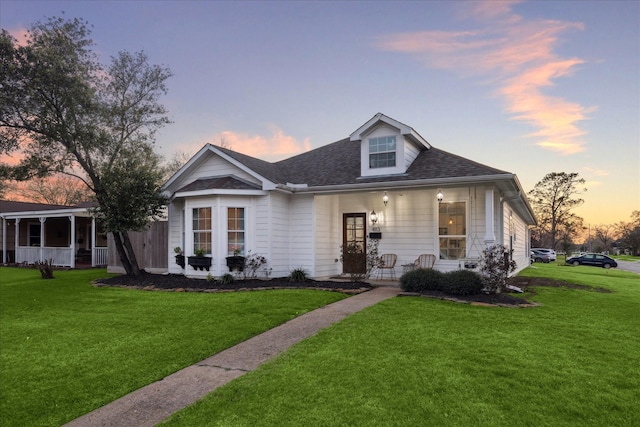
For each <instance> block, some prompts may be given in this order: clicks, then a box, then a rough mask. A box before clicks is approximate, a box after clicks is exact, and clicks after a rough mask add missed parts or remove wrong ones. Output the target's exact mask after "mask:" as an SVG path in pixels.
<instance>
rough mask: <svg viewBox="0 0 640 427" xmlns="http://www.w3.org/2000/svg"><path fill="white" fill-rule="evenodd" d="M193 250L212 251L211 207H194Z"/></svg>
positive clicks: (206, 252) (207, 252)
mask: <svg viewBox="0 0 640 427" xmlns="http://www.w3.org/2000/svg"><path fill="white" fill-rule="evenodd" d="M192 225H193V252H194V253H195V252H196V251H203V253H205V254H210V253H211V208H194V209H193V222H192Z"/></svg>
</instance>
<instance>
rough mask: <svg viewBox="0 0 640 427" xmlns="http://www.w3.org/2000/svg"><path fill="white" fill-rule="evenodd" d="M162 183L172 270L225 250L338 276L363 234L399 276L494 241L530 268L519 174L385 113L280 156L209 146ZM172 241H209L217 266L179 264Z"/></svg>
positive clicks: (220, 258) (205, 246)
mask: <svg viewBox="0 0 640 427" xmlns="http://www.w3.org/2000/svg"><path fill="white" fill-rule="evenodd" d="M164 188H165V190H166V192H167V194H168V195H169V196H170V199H171V202H170V204H169V213H168V217H169V218H168V220H169V231H168V235H169V242H168V248H169V249H168V251H167V252H168V257H169V272H170V273H180V274H185V275H188V276H194V277H204V276H206V275H208V274H211V275H213V276H221V275H223V274H225V273H227V272H228V268H227V265H226V261H225V259H226V257H227V256H230V255H233V254H234V252H239V253H240V254H242V255H247V254H248V253H249V251H250V252H251V253H252V254H259V255H262V256H264V257H265V258H266V259H267V260H268V265H267V267H268V268H271V269H272V271H271V274H272V275H273V277H278V276H286V275H288V274H289V273H290V272H291V271H292V270H294V269H297V268H303V269H304V270H305V271H306V272H307V273H308V274H309V276H311V277H326V276H333V275H336V274H342V273H349V272H350V271H348V269H351V268H361V267H357V266H356V267H354V266H348V265H344V266H343V265H342V264H341V263H340V262H337V259H339V257H340V252H341V247H342V246H344V245H347V244H351V243H355V244H359V245H364V243H365V241H366V239H367V238H377V239H379V253H380V254H383V253H394V254H396V255H397V257H398V262H397V266H396V270H397V272H398V273H402V268H403V267H402V265H403V264H410V263H412V262H413V261H414V260H415V259H416V258H417V257H418V256H419V255H420V254H434V255H435V256H436V258H437V260H436V263H435V268H436V269H438V270H442V271H450V270H455V269H460V268H465V264H466V266H467V267H470V266H472V265H474V264H477V262H476V261H477V260H478V259H479V257H480V256H481V254H482V251H483V249H484V248H486V247H488V246H491V245H494V244H503V245H505V246H506V247H507V248H509V249H511V250H512V252H511V254H512V255H511V256H512V257H513V259H514V260H515V261H516V263H517V266H518V267H517V269H518V271H519V270H521V269H523V268H524V267H526V266H528V265H529V246H530V243H529V240H530V239H529V237H530V236H529V230H528V226H530V225H534V224H535V217H534V214H533V211H532V209H531V206H530V205H529V203H528V201H527V198H526V195H525V192H524V191H523V189H522V187H521V185H520V183H519V181H518V179H517V177H516V175H514V174H512V173H509V172H505V171H501V170H498V169H495V168H492V167H489V166H485V165H482V164H479V163H476V162H474V161H471V160H468V159H465V158H462V157H460V156H457V155H453V154H450V153H447V152H445V151H442V150H440V149H437V148H435V147H432V146H431V145H430V144H429V143H428V142H427V141H426V140H425V139H424V138H423V137H422V136H420V135H419V134H418V133H417V132H416V131H415V130H414V129H412V128H411V127H409V126H407V125H405V124H403V123H401V122H398V121H396V120H394V119H392V118H390V117H387V116H385V115H383V114H376V115H375V116H374V117H373V118H371V120H369V121H367V122H366V123H365V124H363V125H362V126H360V127H359V128H358V129H356V131H355V132H353V133H352V134H351V135H350V136H349V137H348V138H345V139H343V140H341V141H337V142H334V143H332V144H329V145H326V146H323V147H320V148H317V149H315V150H312V151H309V152H306V153H304V154H300V155H297V156H295V157H291V158H289V159H285V160H282V161H279V162H275V163H270V162H266V161H263V160H259V159H256V158H253V157H250V156H247V155H244V154H240V153H237V152H234V151H232V150H229V149H225V148H222V147H218V146H214V145H210V144H207V145H206V146H204V147H203V148H202V149H201V150H200V151H199V152H198V153H196V154H195V156H194V157H192V158H191V159H190V160H189V161H188V162H187V163H186V164H185V165H184V166H183V167H182V168H181V169H180V170H179V171H178V172H177V173H176V174H175V175H174V176H172V177H171V178H170V179H169V181H167V183H166V184H165V186H164ZM439 196H440V197H439ZM440 198H441V200H439V199H440ZM374 212H375V215H373V214H374ZM374 221H375V222H374ZM174 247H180V248H182V249H183V250H184V252H185V253H184V255H185V256H187V257H188V256H191V255H193V254H194V251H195V250H196V249H202V250H203V251H204V252H205V253H206V254H207V256H209V257H211V268H210V270H209V271H206V270H204V269H198V270H196V269H195V268H193V267H191V266H189V265H188V264H185V268H182V267H180V266H179V265H177V264H176V262H175V261H174V259H173V258H174V255H175V254H174V253H173V249H172V248H174ZM362 262H363V263H364V259H363V260H362Z"/></svg>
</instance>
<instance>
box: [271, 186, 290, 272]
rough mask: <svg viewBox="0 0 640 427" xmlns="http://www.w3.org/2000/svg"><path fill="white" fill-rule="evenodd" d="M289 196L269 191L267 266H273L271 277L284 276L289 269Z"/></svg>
mask: <svg viewBox="0 0 640 427" xmlns="http://www.w3.org/2000/svg"><path fill="white" fill-rule="evenodd" d="M290 198H291V196H290V195H288V194H283V193H276V192H271V193H270V196H269V209H270V223H269V225H268V228H269V240H268V244H269V247H270V254H269V257H268V261H269V266H270V267H271V268H273V271H272V277H285V276H287V275H289V273H290V270H291V227H290V225H291V224H290V218H291V214H290V210H289V205H290Z"/></svg>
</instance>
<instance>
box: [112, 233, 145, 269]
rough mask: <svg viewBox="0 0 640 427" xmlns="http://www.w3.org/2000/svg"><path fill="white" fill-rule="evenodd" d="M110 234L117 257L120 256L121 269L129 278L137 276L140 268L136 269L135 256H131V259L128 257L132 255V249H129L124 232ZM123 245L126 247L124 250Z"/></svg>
mask: <svg viewBox="0 0 640 427" xmlns="http://www.w3.org/2000/svg"><path fill="white" fill-rule="evenodd" d="M112 234H113V241H114V242H115V244H116V250H117V251H118V255H120V262H122V267H124V271H126V273H127V275H129V276H134V277H136V276H139V275H140V268H139V267H138V262H137V260H136V257H135V254H134V255H133V257H130V256H129V254H133V248H132V247H131V242H130V241H129V236H128V235H127V233H126V232H120V231H114V232H113V233H112ZM127 242H128V245H127ZM125 245H127V247H126V248H125Z"/></svg>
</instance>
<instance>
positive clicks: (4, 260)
mask: <svg viewBox="0 0 640 427" xmlns="http://www.w3.org/2000/svg"><path fill="white" fill-rule="evenodd" d="M6 263H7V219H6V218H2V264H6Z"/></svg>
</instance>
